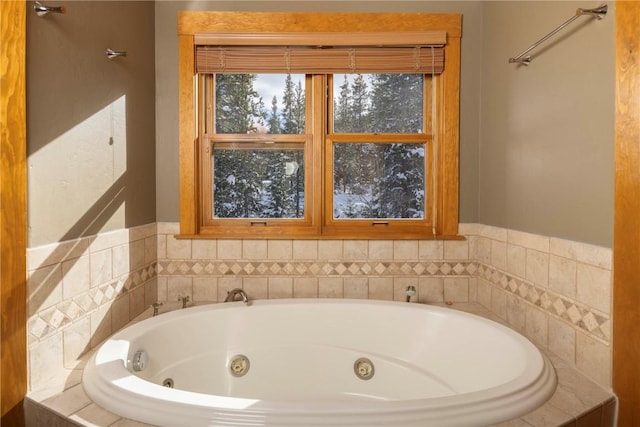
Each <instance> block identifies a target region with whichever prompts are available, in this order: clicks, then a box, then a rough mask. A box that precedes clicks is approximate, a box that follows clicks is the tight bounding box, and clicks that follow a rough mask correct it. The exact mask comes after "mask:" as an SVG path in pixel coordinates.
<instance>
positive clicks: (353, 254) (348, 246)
mask: <svg viewBox="0 0 640 427" xmlns="http://www.w3.org/2000/svg"><path fill="white" fill-rule="evenodd" d="M343 244H344V259H347V260H355V259H367V258H368V256H369V242H368V241H366V240H345V241H344V242H343Z"/></svg>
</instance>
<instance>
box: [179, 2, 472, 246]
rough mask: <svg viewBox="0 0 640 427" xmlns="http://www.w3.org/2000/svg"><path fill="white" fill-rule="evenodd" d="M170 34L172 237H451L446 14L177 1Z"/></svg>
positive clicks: (454, 191) (454, 38)
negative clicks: (174, 145)
mask: <svg viewBox="0 0 640 427" xmlns="http://www.w3.org/2000/svg"><path fill="white" fill-rule="evenodd" d="M213 22H215V23H216V26H215V28H216V32H215V33H212V32H209V28H213V27H211V26H210V23H213ZM239 22H242V23H243V25H242V26H241V28H243V31H247V33H234V32H233V29H234V28H236V27H235V26H234V25H237V24H238V23H239ZM425 22H431V23H432V25H433V30H432V29H429V30H428V31H426V30H424V29H423V28H422V27H423V26H424V23H425ZM354 28H359V31H357V32H353V30H354ZM369 30H371V31H369ZM179 31H180V58H181V60H180V94H181V99H180V165H181V169H180V171H181V174H180V180H181V181H180V188H181V203H180V207H181V234H182V235H185V236H190V237H196V236H197V237H228V238H242V237H245V238H247V237H250V238H257V237H266V238H322V237H327V238H396V239H397V238H451V237H455V235H456V234H457V214H458V205H457V203H458V188H457V187H458V122H459V120H458V85H459V80H458V79H459V36H460V17H459V15H427V14H411V15H406V14H402V15H396V14H295V13H242V12H238V13H236V12H181V14H180V17H179Z"/></svg>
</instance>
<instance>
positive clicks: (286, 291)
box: [268, 277, 293, 299]
mask: <svg viewBox="0 0 640 427" xmlns="http://www.w3.org/2000/svg"><path fill="white" fill-rule="evenodd" d="M268 296H269V298H270V299H275V298H293V279H292V278H290V277H270V278H269V295H268Z"/></svg>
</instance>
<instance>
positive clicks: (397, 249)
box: [393, 240, 419, 260]
mask: <svg viewBox="0 0 640 427" xmlns="http://www.w3.org/2000/svg"><path fill="white" fill-rule="evenodd" d="M418 257H419V255H418V241H417V240H394V241H393V259H395V260H413V259H418Z"/></svg>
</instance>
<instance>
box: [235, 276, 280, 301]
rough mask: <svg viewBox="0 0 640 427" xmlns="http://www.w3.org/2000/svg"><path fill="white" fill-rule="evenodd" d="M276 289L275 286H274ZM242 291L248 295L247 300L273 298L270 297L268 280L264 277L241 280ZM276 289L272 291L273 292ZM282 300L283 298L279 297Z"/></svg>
mask: <svg viewBox="0 0 640 427" xmlns="http://www.w3.org/2000/svg"><path fill="white" fill-rule="evenodd" d="M275 288H277V286H275ZM242 289H244V291H245V292H246V293H247V295H249V299H267V298H274V297H272V296H271V295H270V290H271V288H270V286H269V279H267V278H266V277H245V278H244V279H243V280H242ZM275 291H277V289H274V292H275ZM280 298H283V297H280Z"/></svg>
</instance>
